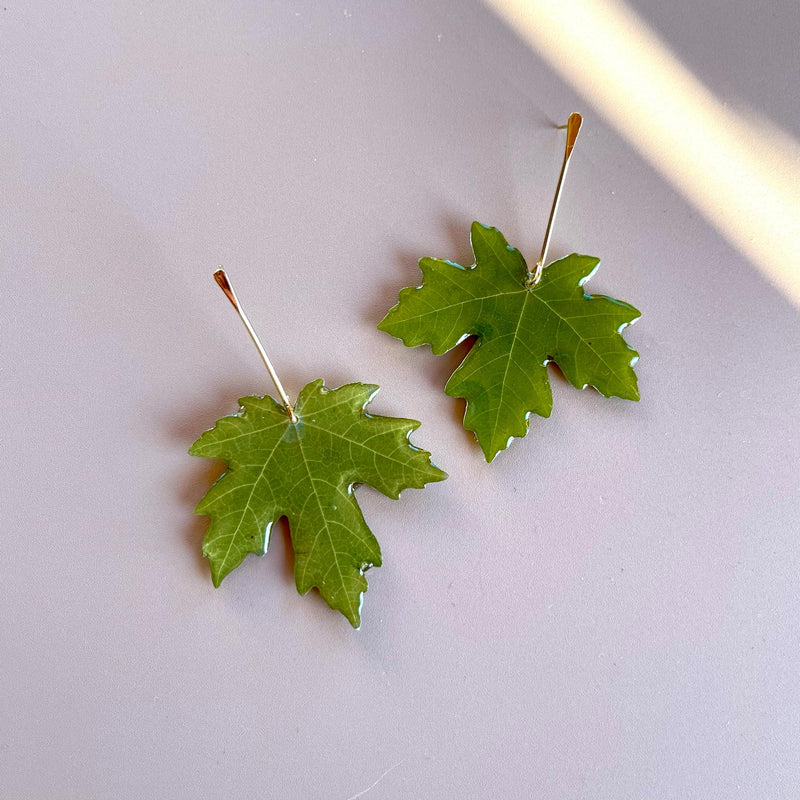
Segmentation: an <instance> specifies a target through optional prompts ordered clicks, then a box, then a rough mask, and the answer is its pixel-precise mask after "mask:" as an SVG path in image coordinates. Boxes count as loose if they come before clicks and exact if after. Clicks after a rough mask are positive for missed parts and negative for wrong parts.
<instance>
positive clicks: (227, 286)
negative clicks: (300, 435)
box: [214, 267, 297, 422]
mask: <svg viewBox="0 0 800 800" xmlns="http://www.w3.org/2000/svg"><path fill="white" fill-rule="evenodd" d="M214 280H215V281H216V282H217V283H218V284H219V288H220V289H222V291H223V292H225V297H227V298H228V300H230V301H231V305H232V306H233V307H234V308H235V309H236V313H237V314H238V315H239V319H241V320H242V322H243V323H244V326H245V328H247V332H248V333H249V334H250V338H251V339H252V340H253V344H255V346H256V348H257V349H258V353H259V355H260V356H261V360H262V361H263V362H264V366H265V367H266V368H267V372H269V376H270V378H272V382H273V383H274V384H275V388H276V389H277V390H278V394H279V395H280V397H281V401H282V402H283V406H284V408H285V409H286V413H287V414H288V415H289V418H290V419H291V420H292V422H297V416H296V415H295V413H294V409H293V408H292V404H291V403H290V402H289V395H287V394H286V390H285V389H284V388H283V384H282V383H281V379H280V378H279V377H278V373H277V372H275V367H273V366H272V362H271V361H270V360H269V356H268V355H267V351H266V350H265V349H264V345H263V344H261V340H260V339H259V338H258V336H256V332H255V331H254V330H253V326H252V325H251V324H250V320H249V319H248V318H247V314H245V313H244V309H243V308H242V307H241V305H240V304H239V298H238V297H237V296H236V292H235V291H234V290H233V286H232V285H231V282H230V280H229V279H228V276H227V275H226V274H225V270H224V269H222V268H221V267H220V269H218V270H217V271H216V272H215V273H214Z"/></svg>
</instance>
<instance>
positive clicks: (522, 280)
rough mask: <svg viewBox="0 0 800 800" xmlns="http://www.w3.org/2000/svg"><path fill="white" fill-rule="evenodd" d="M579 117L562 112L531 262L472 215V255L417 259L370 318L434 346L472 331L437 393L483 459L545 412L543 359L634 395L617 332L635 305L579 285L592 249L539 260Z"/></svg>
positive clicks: (443, 348)
mask: <svg viewBox="0 0 800 800" xmlns="http://www.w3.org/2000/svg"><path fill="white" fill-rule="evenodd" d="M581 121H582V120H581V115H580V114H571V115H570V118H569V122H568V123H567V125H566V128H567V145H566V149H565V152H564V161H563V163H562V166H561V174H560V176H559V179H558V185H557V188H556V193H555V197H554V199H553V206H552V209H551V211H550V218H549V220H548V223H547V229H546V232H545V237H544V242H543V244H542V250H541V254H540V256H539V260H538V262H537V263H536V266H535V267H534V269H533V270H532V271H531V270H530V269H528V267H527V265H526V264H525V260H524V259H523V257H522V255H521V254H520V252H519V251H518V250H516V249H515V248H513V247H510V246H509V244H508V242H507V241H506V240H505V237H504V236H503V234H502V233H500V231H499V230H497V228H490V227H487V226H485V225H482V224H481V223H479V222H473V223H472V230H471V233H470V240H471V243H472V250H473V252H474V254H475V263H474V264H473V265H472V266H471V267H463V266H461V265H460V264H455V263H453V262H452V261H445V260H443V259H438V258H423V259H421V260H420V262H419V266H420V270H421V271H422V275H423V282H422V285H421V286H418V287H409V288H407V289H403V290H402V291H401V292H400V300H399V302H398V304H397V305H396V306H394V308H392V309H391V310H390V311H389V313H388V314H387V315H386V316H385V317H384V319H383V320H382V321H381V322H380V323H379V325H378V328H379V329H380V330H382V331H385V332H386V333H389V334H391V335H392V336H396V337H397V338H398V339H402V341H403V343H404V344H405V345H407V346H408V347H416V346H417V345H421V344H429V345H430V346H431V349H432V350H433V353H434V354H435V355H442V354H443V353H445V352H447V351H448V350H450V349H452V348H453V347H455V346H456V345H457V344H458V343H459V342H461V341H463V340H464V339H465V338H467V337H468V336H475V337H476V341H475V342H474V344H473V345H472V347H471V349H470V351H469V352H468V353H467V355H466V357H465V358H464V360H463V361H462V362H461V364H460V365H459V366H458V367H457V369H456V370H455V372H453V374H452V375H451V376H450V379H449V380H448V381H447V384H446V385H445V392H446V393H447V394H448V395H450V396H451V397H461V398H463V399H464V400H466V403H467V408H466V412H465V413H464V427H465V428H466V429H467V430H470V431H472V432H473V433H474V434H475V436H476V438H477V440H478V443H479V444H480V446H481V449H482V450H483V454H484V456H485V458H486V460H487V461H492V459H494V457H495V456H496V455H497V453H498V452H500V450H504V449H505V448H506V447H508V445H509V444H510V443H511V440H512V438H513V437H522V436H525V434H526V433H527V432H528V418H529V416H530V414H531V413H534V414H538V415H539V416H542V417H549V416H550V412H551V411H552V408H553V397H552V393H551V391H550V382H549V379H548V374H547V365H548V364H549V363H550V362H551V361H553V362H555V363H556V364H557V365H558V366H559V367H560V369H561V371H562V372H563V374H564V376H565V377H566V378H567V380H568V381H569V382H570V383H571V384H572V385H573V386H575V387H576V388H578V389H585V388H586V387H587V386H594V388H595V389H597V391H599V392H600V393H601V394H603V395H605V396H606V397H610V396H612V395H613V396H616V397H622V398H625V399H627V400H638V399H639V391H638V388H637V385H636V373H635V372H634V371H633V365H634V364H635V363H636V361H637V360H638V357H639V356H638V353H637V352H636V351H635V350H633V349H632V348H630V347H628V345H627V344H626V343H625V341H624V339H623V338H622V336H621V333H622V330H623V329H624V328H625V327H626V326H627V325H630V324H632V323H633V322H635V321H636V320H637V319H638V318H639V316H640V315H639V312H638V311H637V310H636V309H635V308H634V307H633V306H631V305H629V304H628V303H623V302H621V301H620V300H614V299H613V298H611V297H604V296H601V295H595V296H593V295H590V294H587V293H586V292H584V290H583V288H582V287H583V285H584V284H585V283H586V281H588V280H589V278H591V277H592V275H594V273H595V271H596V270H597V266H598V264H599V261H600V259H598V258H593V257H592V256H581V255H578V254H577V253H573V254H572V255H569V256H566V257H565V258H562V259H559V260H558V261H554V262H553V263H552V264H550V265H549V266H547V268H545V263H546V258H547V249H548V246H549V244H550V234H551V231H552V226H553V220H554V218H555V215H556V210H557V209H558V201H559V199H560V197H561V189H562V186H563V183H564V177H565V175H566V173H567V167H568V166H569V161H570V157H571V156H572V150H573V148H574V146H575V140H576V139H577V137H578V131H579V130H580V127H581Z"/></svg>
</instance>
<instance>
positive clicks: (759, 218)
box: [483, 0, 800, 305]
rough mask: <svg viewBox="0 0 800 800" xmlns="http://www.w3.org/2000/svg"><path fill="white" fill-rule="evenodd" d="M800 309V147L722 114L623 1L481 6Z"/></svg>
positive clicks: (515, 0) (537, 0) (542, 0)
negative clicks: (556, 74) (604, 120)
mask: <svg viewBox="0 0 800 800" xmlns="http://www.w3.org/2000/svg"><path fill="white" fill-rule="evenodd" d="M483 2H484V3H485V4H486V5H487V6H488V7H489V8H490V9H492V10H493V11H494V12H495V13H496V14H497V15H498V16H499V17H500V18H501V19H503V20H504V21H505V22H506V23H507V24H508V25H509V26H510V27H511V28H512V29H513V30H514V31H515V32H516V33H517V35H518V36H520V37H521V38H522V40H523V41H525V42H526V43H527V44H528V45H530V46H532V47H533V48H534V49H535V51H536V52H537V53H538V54H539V55H540V56H541V57H542V58H543V59H544V60H545V61H546V62H547V63H548V64H549V66H550V67H552V68H553V69H554V70H555V71H556V72H557V73H558V74H559V75H560V76H561V77H562V78H563V79H564V80H565V81H567V82H568V83H569V84H570V85H571V86H572V87H573V88H574V89H575V90H576V91H577V92H579V93H580V94H581V95H582V96H583V97H584V98H585V99H586V100H587V102H589V103H591V104H592V105H593V106H594V107H595V108H596V109H597V110H598V111H599V112H600V113H601V114H602V115H603V116H604V117H605V118H606V119H607V120H608V122H609V123H611V124H612V125H613V126H614V127H615V128H616V130H617V131H618V132H619V133H620V134H621V135H622V136H624V137H625V138H626V139H627V140H628V141H629V143H630V144H631V145H632V146H633V147H634V148H635V149H636V150H637V151H638V152H639V153H640V154H641V155H642V156H643V157H644V158H645V159H646V160H647V161H648V162H650V163H651V164H652V165H653V166H654V167H655V168H656V169H657V170H658V171H659V172H660V173H661V175H662V176H664V177H665V178H666V179H667V180H668V181H669V182H670V183H671V184H672V185H673V186H674V187H675V188H676V189H677V190H678V191H680V193H681V194H682V195H683V196H684V197H685V198H686V199H687V200H689V202H691V203H692V205H693V206H694V207H695V208H696V209H697V210H698V211H699V212H700V213H701V214H703V216H704V217H705V218H706V219H707V220H708V221H709V222H710V223H711V224H713V225H714V227H715V228H716V229H717V230H718V231H719V232H720V233H721V234H722V235H723V236H725V238H726V239H727V240H728V241H729V242H730V243H731V244H732V245H733V246H734V247H736V249H737V250H739V251H740V252H741V253H742V254H743V255H745V256H746V257H747V258H748V259H749V260H750V261H751V262H752V263H753V264H755V265H756V266H757V267H758V268H759V269H760V270H761V272H762V273H763V274H764V276H765V277H766V278H767V279H768V280H769V281H770V282H771V283H772V284H773V285H774V286H776V287H777V288H778V289H780V290H781V291H782V292H783V293H784V294H785V295H786V296H787V297H788V298H789V299H790V300H791V301H792V303H794V304H795V305H800V170H798V166H799V165H800V145H798V143H797V142H796V141H795V140H794V139H793V138H792V137H791V136H790V135H788V134H787V133H784V132H782V131H779V130H777V129H776V128H774V127H771V126H769V125H768V124H765V123H764V122H763V121H754V120H749V119H747V118H746V117H745V115H744V114H742V113H737V112H736V111H735V110H733V109H731V108H728V107H727V106H726V105H725V104H723V103H722V102H720V100H719V99H717V98H716V97H715V96H714V94H713V93H712V92H710V91H709V90H708V89H707V88H706V87H705V86H704V85H703V84H702V83H701V82H700V81H699V80H698V79H697V78H696V77H695V76H694V75H693V74H692V73H691V72H690V71H689V70H688V69H687V68H686V67H685V66H684V65H683V64H682V63H680V61H679V60H678V59H677V58H676V56H675V55H674V54H673V53H672V52H671V51H670V50H669V48H668V47H667V45H666V44H665V43H664V42H662V41H661V40H660V39H659V38H658V36H657V35H656V34H655V33H654V32H653V31H652V30H650V29H649V28H648V26H647V25H646V24H645V23H644V22H643V21H642V20H641V19H640V18H639V17H638V16H637V15H636V14H635V13H634V12H633V11H632V10H631V9H629V8H628V7H627V6H626V5H625V4H624V2H623V0H483Z"/></svg>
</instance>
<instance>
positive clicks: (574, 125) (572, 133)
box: [526, 112, 583, 286]
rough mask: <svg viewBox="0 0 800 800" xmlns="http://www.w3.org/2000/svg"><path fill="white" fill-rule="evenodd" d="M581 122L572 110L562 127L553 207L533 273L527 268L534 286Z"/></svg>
mask: <svg viewBox="0 0 800 800" xmlns="http://www.w3.org/2000/svg"><path fill="white" fill-rule="evenodd" d="M581 122H583V117H581V115H580V114H578V113H576V112H573V113H572V114H570V115H569V119H568V120H567V124H566V125H565V126H562V127H566V129H567V146H566V148H565V150H564V161H563V162H562V163H561V173H560V175H559V176H558V184H557V185H556V195H555V197H554V198H553V207H552V208H551V209H550V218H549V219H548V220H547V229H546V230H545V232H544V241H543V242H542V251H541V253H540V254H539V260H538V261H537V262H536V266H535V267H534V269H533V273H531V272H530V270H528V278H527V281H526V283H527V285H528V286H536V284H537V283H539V281H540V280H541V279H542V270H543V269H544V264H545V259H546V258H547V248H548V247H549V246H550V235H551V233H552V232H553V220H554V219H555V217H556V211H557V210H558V201H559V200H560V199H561V189H562V187H563V185H564V177H565V176H566V174H567V167H568V166H569V159H570V156H571V155H572V149H573V148H574V147H575V140H576V139H577V138H578V131H580V129H581Z"/></svg>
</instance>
